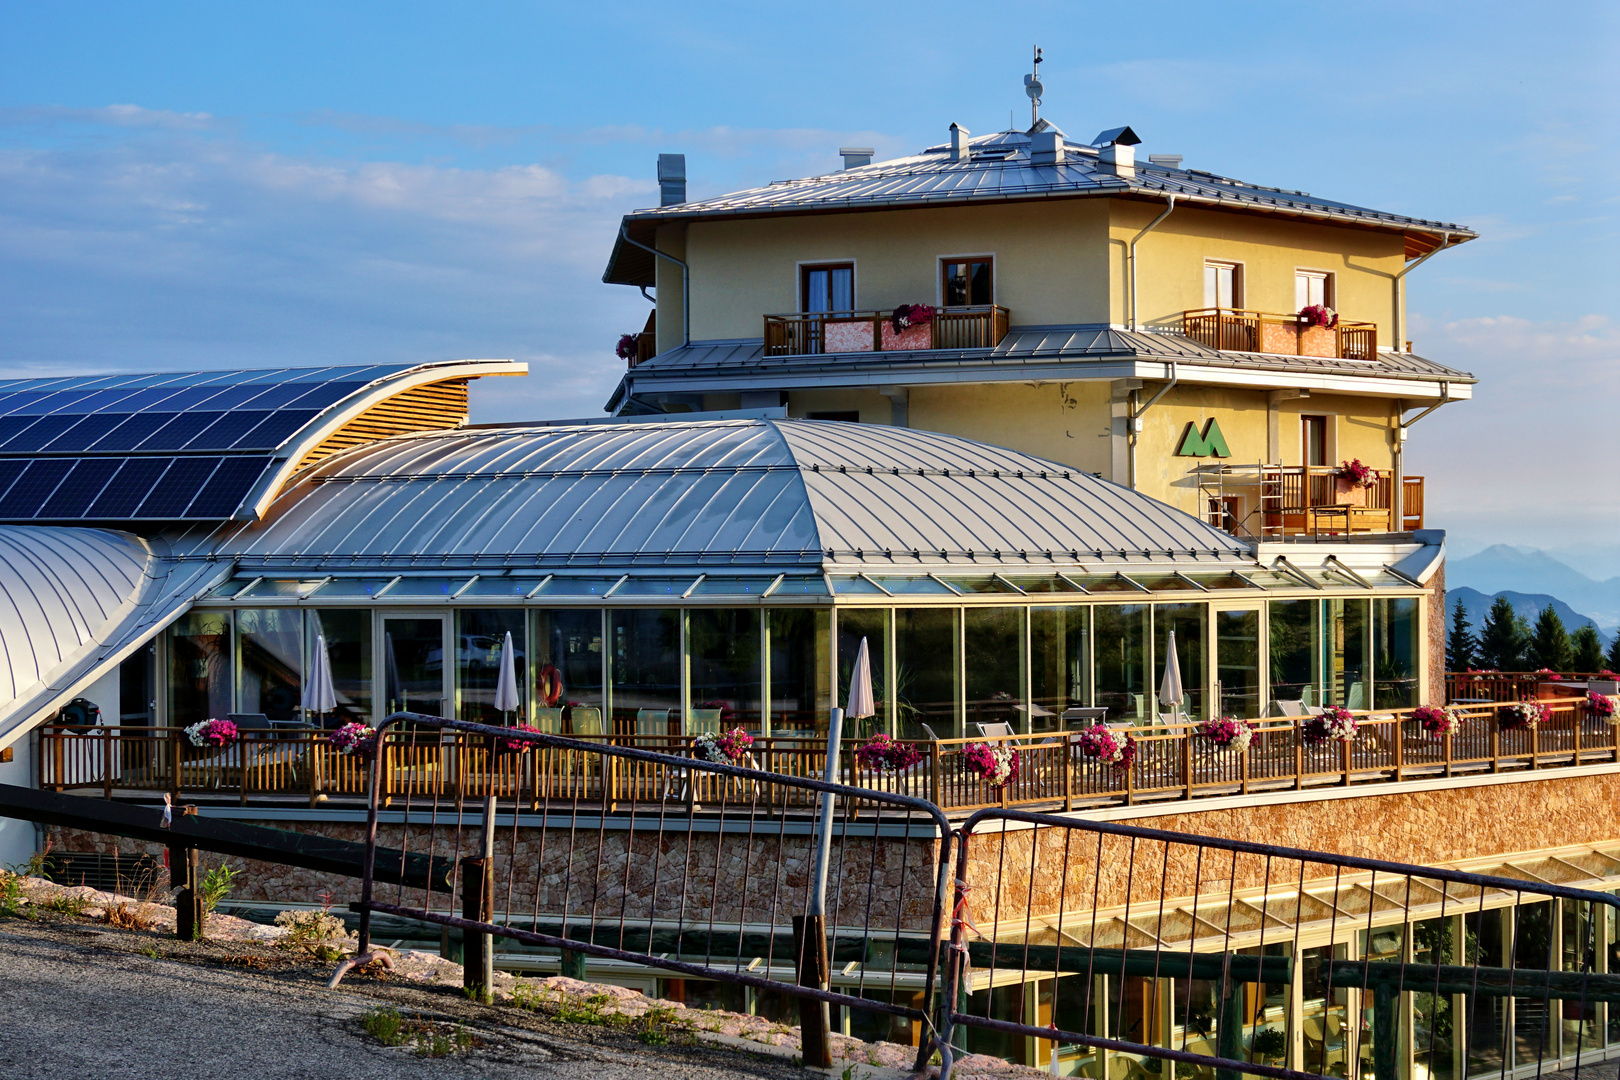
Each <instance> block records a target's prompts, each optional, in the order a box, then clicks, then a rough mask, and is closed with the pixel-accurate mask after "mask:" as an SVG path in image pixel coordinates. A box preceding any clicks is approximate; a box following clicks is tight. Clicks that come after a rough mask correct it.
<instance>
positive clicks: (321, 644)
mask: <svg viewBox="0 0 1620 1080" xmlns="http://www.w3.org/2000/svg"><path fill="white" fill-rule="evenodd" d="M312 659H313V664H312V665H311V670H310V673H309V678H307V679H305V680H304V694H303V699H302V700H301V701H300V702H299V704H300V705H302V706H303V707H304V714H305V716H306V717H307V716H308V715H309V714H310V713H315V714H316V715H317V716H324V715H325V714H327V713H329V712H331V711H332V710H333V709H335V708H337V691H336V690H335V689H334V688H333V686H332V661H331V659H330V658H329V657H328V656H327V655H326V635H325V634H316V635H315V655H314V657H313V658H312Z"/></svg>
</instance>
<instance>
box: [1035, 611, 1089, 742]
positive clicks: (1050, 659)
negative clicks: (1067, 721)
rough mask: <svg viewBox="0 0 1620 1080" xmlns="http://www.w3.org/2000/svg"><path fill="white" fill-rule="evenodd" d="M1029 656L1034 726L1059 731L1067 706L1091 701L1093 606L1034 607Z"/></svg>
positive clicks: (1036, 728) (1037, 729)
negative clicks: (1091, 607)
mask: <svg viewBox="0 0 1620 1080" xmlns="http://www.w3.org/2000/svg"><path fill="white" fill-rule="evenodd" d="M1029 657H1030V660H1029V681H1030V699H1031V701H1032V703H1033V705H1034V708H1033V709H1032V713H1033V720H1032V722H1031V728H1032V730H1034V731H1055V730H1057V729H1058V728H1059V727H1060V726H1061V725H1062V717H1063V710H1065V709H1068V708H1072V707H1074V706H1077V705H1089V704H1091V609H1090V608H1089V607H1055V606H1053V607H1038V608H1031V609H1030V612H1029Z"/></svg>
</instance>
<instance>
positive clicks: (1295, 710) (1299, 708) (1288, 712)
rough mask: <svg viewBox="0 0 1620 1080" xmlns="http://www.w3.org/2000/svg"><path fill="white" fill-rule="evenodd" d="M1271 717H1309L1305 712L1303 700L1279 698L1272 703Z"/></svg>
mask: <svg viewBox="0 0 1620 1080" xmlns="http://www.w3.org/2000/svg"><path fill="white" fill-rule="evenodd" d="M1271 715H1272V716H1276V717H1295V716H1307V715H1309V714H1308V713H1306V711H1305V701H1304V699H1303V698H1295V699H1284V698H1279V699H1277V700H1276V701H1273V702H1272V703H1271Z"/></svg>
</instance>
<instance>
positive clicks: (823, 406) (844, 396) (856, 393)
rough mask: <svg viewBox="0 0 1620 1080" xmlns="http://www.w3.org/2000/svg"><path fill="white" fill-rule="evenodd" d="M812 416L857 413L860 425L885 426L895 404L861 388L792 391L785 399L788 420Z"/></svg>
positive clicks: (878, 394) (889, 420) (875, 392)
mask: <svg viewBox="0 0 1620 1080" xmlns="http://www.w3.org/2000/svg"><path fill="white" fill-rule="evenodd" d="M813 412H816V413H819V412H858V413H860V414H861V420H860V422H861V423H863V424H888V423H891V422H892V421H893V419H894V404H893V403H892V402H890V401H889V399H888V398H886V397H884V396H883V395H882V394H880V393H878V392H877V391H876V390H869V389H861V388H847V389H831V390H819V389H818V390H794V391H792V392H791V393H790V394H789V395H788V415H789V416H791V417H794V418H796V419H803V418H805V417H807V416H809V415H810V414H811V413H813ZM913 426H915V425H913Z"/></svg>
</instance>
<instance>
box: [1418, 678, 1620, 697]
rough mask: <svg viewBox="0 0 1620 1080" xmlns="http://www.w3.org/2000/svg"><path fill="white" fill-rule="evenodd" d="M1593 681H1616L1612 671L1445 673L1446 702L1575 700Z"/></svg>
mask: <svg viewBox="0 0 1620 1080" xmlns="http://www.w3.org/2000/svg"><path fill="white" fill-rule="evenodd" d="M1594 680H1597V681H1601V682H1615V681H1617V680H1620V677H1617V676H1616V675H1615V673H1614V672H1612V671H1558V672H1550V671H1448V672H1446V700H1447V701H1463V702H1478V701H1528V700H1530V699H1532V698H1543V699H1556V698H1563V697H1579V696H1581V695H1582V694H1585V693H1586V692H1587V690H1588V689H1589V687H1588V685H1587V684H1588V683H1590V682H1592V681H1594Z"/></svg>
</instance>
